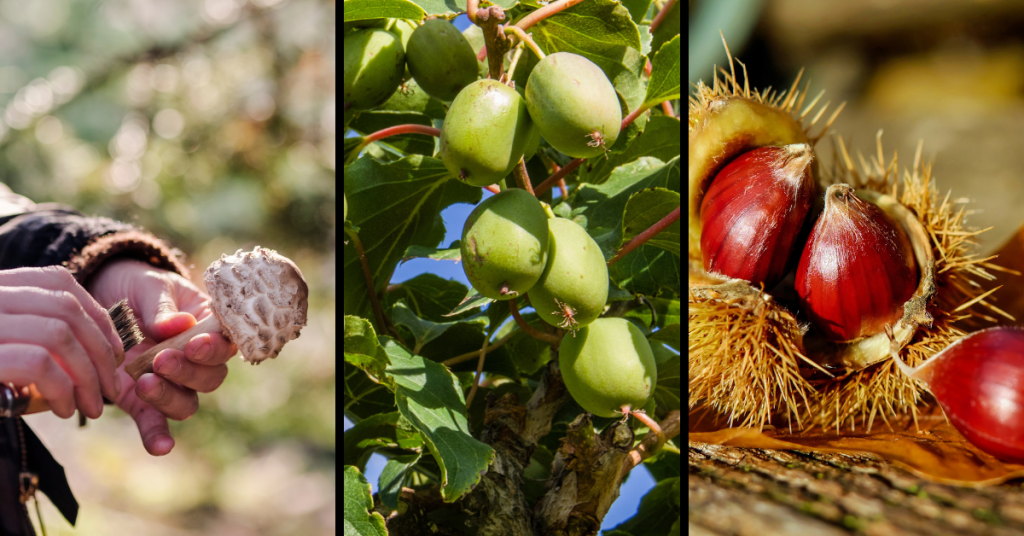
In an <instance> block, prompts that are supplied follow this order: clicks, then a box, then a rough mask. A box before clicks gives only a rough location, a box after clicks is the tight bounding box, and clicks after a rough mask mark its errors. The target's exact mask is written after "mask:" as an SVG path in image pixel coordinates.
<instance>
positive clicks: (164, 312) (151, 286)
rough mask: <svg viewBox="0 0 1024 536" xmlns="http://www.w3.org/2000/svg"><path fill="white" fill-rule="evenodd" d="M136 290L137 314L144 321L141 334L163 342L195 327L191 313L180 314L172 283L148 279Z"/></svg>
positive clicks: (157, 278)
mask: <svg viewBox="0 0 1024 536" xmlns="http://www.w3.org/2000/svg"><path fill="white" fill-rule="evenodd" d="M135 288H136V292H135V295H134V304H135V305H136V307H137V308H136V309H135V310H136V311H137V312H138V314H139V315H140V317H141V319H142V330H143V333H145V334H146V336H148V337H152V338H153V339H155V340H157V341H162V340H164V339H166V338H168V337H173V336H174V335H177V334H178V333H181V332H182V331H185V330H187V329H188V328H190V327H192V326H194V325H195V324H196V318H195V317H194V316H192V314H191V313H184V312H181V311H179V310H178V305H177V300H176V299H175V290H174V285H173V284H172V283H171V282H170V281H169V280H167V279H165V278H162V277H153V278H147V279H145V280H143V282H142V284H140V285H136V287H135Z"/></svg>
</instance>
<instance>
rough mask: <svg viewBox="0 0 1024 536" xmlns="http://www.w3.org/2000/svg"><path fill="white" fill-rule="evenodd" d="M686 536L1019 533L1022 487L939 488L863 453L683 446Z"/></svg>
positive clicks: (1023, 523)
mask: <svg viewBox="0 0 1024 536" xmlns="http://www.w3.org/2000/svg"><path fill="white" fill-rule="evenodd" d="M689 485H690V486H689V487H690V491H689V505H690V506H689V534H691V535H721V534H729V535H732V534H735V535H755V536H776V535H778V536H782V535H786V536H802V535H826V536H827V535H833V534H835V535H838V534H868V535H915V536H916V535H933V534H934V535H942V534H950V535H960V534H965V535H966V534H970V535H993V536H1003V535H1006V536H1009V535H1024V482H1022V481H1021V480H1015V481H1012V482H1009V483H1007V484H1003V485H1001V486H992V487H987V488H981V489H972V488H961V487H955V486H946V485H941V484H934V483H930V482H927V481H924V480H922V479H920V478H918V477H916V476H914V475H913V474H911V473H909V472H907V471H905V470H903V469H900V468H898V467H893V466H891V465H889V464H887V463H886V462H885V461H883V460H879V459H876V458H873V457H870V456H860V455H845V454H821V453H815V452H789V451H786V452H783V451H774V450H763V449H744V448H737V447H722V446H717V445H707V444H704V443H690V475H689Z"/></svg>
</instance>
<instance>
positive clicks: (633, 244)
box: [608, 207, 682, 266]
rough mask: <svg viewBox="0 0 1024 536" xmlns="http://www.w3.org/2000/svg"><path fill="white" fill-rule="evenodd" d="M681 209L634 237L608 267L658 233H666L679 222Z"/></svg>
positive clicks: (678, 208)
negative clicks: (665, 231)
mask: <svg viewBox="0 0 1024 536" xmlns="http://www.w3.org/2000/svg"><path fill="white" fill-rule="evenodd" d="M680 208H682V207H676V209H675V210H673V211H672V212H671V213H670V214H669V215H668V216H665V217H664V218H662V219H661V221H659V222H658V223H655V224H654V225H652V226H651V227H650V228H649V229H647V230H646V231H644V232H642V233H640V234H638V235H636V236H635V237H633V239H632V240H630V241H629V242H627V243H626V244H625V245H624V246H622V249H620V250H619V252H618V253H617V254H615V256H614V257H612V260H610V261H608V265H609V266H611V265H612V264H615V263H616V262H618V261H619V260H621V259H622V258H623V257H625V256H626V255H629V254H630V252H632V251H633V250H634V249H636V248H638V247H640V246H641V245H643V244H645V243H646V242H647V241H648V240H650V239H651V238H653V237H654V236H655V235H657V234H658V233H660V232H662V231H664V230H665V229H667V228H668V226H669V225H672V224H673V223H675V222H677V221H679V213H680V212H679V210H680Z"/></svg>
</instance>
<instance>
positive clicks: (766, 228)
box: [700, 143, 814, 289]
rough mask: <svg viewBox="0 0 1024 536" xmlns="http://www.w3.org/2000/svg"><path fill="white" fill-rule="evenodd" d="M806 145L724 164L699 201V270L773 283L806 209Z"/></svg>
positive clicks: (787, 262)
mask: <svg viewBox="0 0 1024 536" xmlns="http://www.w3.org/2000/svg"><path fill="white" fill-rule="evenodd" d="M811 158H812V156H811V147H810V146H809V145H807V144H805V143H798V144H793V145H786V146H784V147H759V148H757V149H753V150H751V151H747V152H745V153H743V154H742V155H740V156H738V157H737V158H736V159H735V160H733V161H732V162H730V163H729V164H728V165H727V166H725V167H724V168H723V169H722V171H720V172H719V173H718V174H717V175H716V176H715V178H714V180H713V181H712V182H711V186H710V187H709V188H708V191H707V193H706V194H705V195H704V200H703V201H702V202H701V207H700V219H701V235H700V247H701V254H702V255H703V257H704V269H705V270H707V271H708V272H714V273H717V274H722V275H725V276H727V277H732V278H736V279H743V280H746V281H750V282H751V283H753V284H755V285H757V284H760V283H764V286H765V288H766V289H770V288H772V287H773V286H775V284H776V283H778V282H779V281H780V280H781V279H782V278H783V277H784V276H785V275H786V273H787V272H788V271H789V270H790V269H791V268H792V265H793V264H794V262H795V260H796V254H795V252H794V242H795V241H796V239H797V237H798V236H799V235H800V231H801V228H802V227H803V225H804V220H805V219H806V217H807V212H808V210H810V208H811V201H812V196H813V195H814V182H813V178H812V177H811V170H810V164H811Z"/></svg>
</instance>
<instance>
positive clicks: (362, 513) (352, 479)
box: [342, 467, 388, 536]
mask: <svg viewBox="0 0 1024 536" xmlns="http://www.w3.org/2000/svg"><path fill="white" fill-rule="evenodd" d="M342 489H344V493H345V499H344V500H345V502H344V506H343V510H344V512H345V535H346V536H386V535H387V533H388V532H387V529H386V528H385V527H384V518H383V517H381V515H380V514H378V513H377V512H370V510H371V509H372V508H373V497H372V496H371V495H370V489H371V488H370V483H369V482H367V481H366V478H365V477H364V476H363V474H362V473H360V472H359V469H356V468H355V467H345V483H344V486H343V488H342Z"/></svg>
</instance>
